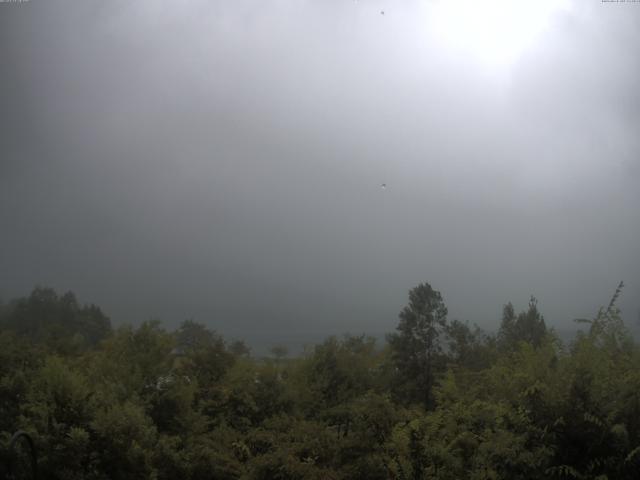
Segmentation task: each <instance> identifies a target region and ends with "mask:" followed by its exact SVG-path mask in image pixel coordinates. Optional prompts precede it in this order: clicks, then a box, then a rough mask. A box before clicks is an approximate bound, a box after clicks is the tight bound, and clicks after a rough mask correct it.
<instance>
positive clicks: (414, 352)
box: [387, 283, 447, 407]
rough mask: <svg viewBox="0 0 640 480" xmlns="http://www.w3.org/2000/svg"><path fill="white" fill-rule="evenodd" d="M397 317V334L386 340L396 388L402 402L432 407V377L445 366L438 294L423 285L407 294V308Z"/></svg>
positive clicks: (443, 309) (444, 315)
mask: <svg viewBox="0 0 640 480" xmlns="http://www.w3.org/2000/svg"><path fill="white" fill-rule="evenodd" d="M399 317H400V322H399V323H398V326H397V331H398V332H397V333H393V334H390V335H389V336H388V337H387V341H388V342H389V345H390V347H391V351H392V352H393V353H392V359H393V363H394V365H395V367H396V369H397V372H398V379H399V384H398V386H397V388H398V389H399V390H400V391H401V392H402V393H403V394H404V395H406V397H405V398H408V399H410V400H412V401H419V402H422V403H423V404H424V405H425V406H427V407H430V406H433V398H432V389H433V385H434V383H435V376H436V373H437V372H438V371H439V370H441V369H442V368H443V366H444V357H443V355H442V342H441V339H440V337H441V335H442V334H443V332H444V331H445V328H446V319H447V307H446V306H445V304H444V302H443V300H442V295H440V292H438V291H436V290H434V289H433V288H431V285H429V284H428V283H423V284H420V285H418V286H417V287H415V288H413V289H412V290H411V291H410V292H409V304H408V305H407V306H406V307H404V309H403V310H402V311H401V312H400V315H399Z"/></svg>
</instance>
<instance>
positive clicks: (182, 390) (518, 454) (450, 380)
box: [0, 284, 640, 480]
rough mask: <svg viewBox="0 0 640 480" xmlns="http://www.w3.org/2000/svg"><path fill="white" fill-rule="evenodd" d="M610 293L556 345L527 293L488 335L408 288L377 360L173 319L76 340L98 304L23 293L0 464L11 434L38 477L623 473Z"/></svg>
mask: <svg viewBox="0 0 640 480" xmlns="http://www.w3.org/2000/svg"><path fill="white" fill-rule="evenodd" d="M621 288H622V285H620V286H619V287H618V289H617V290H616V293H615V294H614V296H613V299H612V301H611V302H610V303H609V305H608V307H607V308H602V309H600V311H599V312H598V313H597V315H596V316H595V318H594V319H592V320H587V321H586V322H587V323H588V325H589V331H588V332H587V333H584V334H580V335H578V336H577V337H576V338H575V340H574V341H573V342H572V343H571V344H570V345H569V346H568V347H565V346H563V345H562V344H561V342H560V341H559V340H558V338H556V337H555V335H554V333H553V332H552V331H551V332H550V331H547V330H546V326H545V324H544V319H543V317H542V315H541V314H540V312H539V311H538V309H537V303H536V302H535V299H532V301H531V302H530V304H529V307H528V309H527V310H526V311H524V312H522V313H520V314H517V315H516V313H515V311H514V309H513V307H512V306H511V305H510V304H508V305H506V306H505V308H504V315H503V321H502V325H501V327H500V331H499V332H498V335H497V337H496V338H494V337H492V336H490V335H487V334H485V333H483V332H482V331H481V330H480V329H478V328H477V327H474V328H472V327H470V326H469V325H468V324H467V323H464V322H461V321H457V320H454V321H451V322H447V321H446V314H447V310H446V307H445V306H444V302H443V301H442V297H441V295H440V293H439V292H437V291H435V290H433V289H432V288H431V287H430V286H429V285H428V284H422V285H419V286H418V287H416V288H415V289H413V290H412V291H411V292H410V296H409V304H408V305H407V307H405V308H404V309H403V310H402V312H401V314H400V322H399V325H398V329H397V331H396V333H394V334H392V335H390V336H389V342H388V344H387V345H385V346H382V347H381V348H378V347H377V346H376V343H375V341H374V340H373V339H372V338H370V337H366V336H364V335H363V336H345V337H342V338H337V337H330V338H328V339H326V340H325V341H324V342H322V343H321V344H319V345H316V346H315V347H313V348H311V349H309V350H307V351H306V353H305V354H304V355H302V356H298V357H294V356H288V355H287V354H286V352H285V351H284V350H282V349H274V351H273V352H272V353H273V355H272V356H270V357H267V358H263V359H260V358H252V357H251V356H249V350H248V348H247V347H246V345H244V344H242V343H241V342H235V343H232V344H231V345H228V344H227V343H226V342H225V341H224V339H223V338H222V337H221V336H220V335H218V334H217V333H215V332H214V331H212V330H210V329H208V328H207V327H206V326H204V325H202V324H199V323H197V322H194V321H191V320H189V321H186V322H183V323H182V324H181V325H180V327H179V328H178V329H177V330H176V331H173V332H169V331H166V330H165V329H163V328H162V327H161V325H160V323H159V322H145V323H142V324H141V325H139V326H138V327H132V326H122V327H119V328H117V329H116V330H115V331H110V329H109V330H104V331H102V333H100V334H99V335H98V334H96V335H94V336H91V335H90V334H89V332H90V331H91V328H90V327H89V326H90V325H91V324H92V323H91V322H92V321H93V320H92V321H89V320H87V318H88V317H87V316H89V317H91V318H93V319H94V320H96V321H97V320H98V319H100V318H102V317H101V314H98V313H96V312H99V310H97V309H96V310H91V308H89V309H88V310H86V311H85V310H83V309H86V308H87V307H79V306H78V304H77V302H76V301H75V297H73V296H72V295H70V294H67V295H63V296H62V297H60V296H58V295H57V294H55V292H53V291H50V290H47V289H36V290H34V293H32V294H31V295H30V296H29V297H28V298H26V299H19V300H16V301H13V302H10V303H9V304H8V305H6V306H4V307H3V308H2V309H1V310H2V312H1V313H0V317H1V318H2V324H1V325H2V329H1V330H0V460H7V458H8V451H7V447H8V442H9V439H10V436H11V432H13V431H15V430H18V429H24V430H26V431H27V432H29V433H30V434H32V435H33V437H34V438H35V439H36V443H37V448H38V450H39V452H40V461H39V466H40V472H41V478H45V479H65V480H66V479H70V480H76V479H78V480H80V479H88V480H107V479H116V480H119V479H156V480H165V479H166V480H169V479H174V478H180V479H184V480H205V479H206V480H208V479H223V480H235V479H242V480H250V479H259V480H271V479H282V480H293V479H305V480H306V479H318V480H326V479H340V480H342V479H345V480H346V479H349V480H351V479H355V480H387V479H397V480H418V479H429V480H432V479H435V480H458V479H472V480H481V479H482V480H487V479H495V480H498V479H500V480H502V479H504V480H507V479H508V480H512V479H515V480H518V479H520V480H537V479H540V480H542V479H581V480H587V479H589V480H602V479H607V478H608V479H620V480H627V479H629V480H630V479H635V478H637V475H638V474H637V472H638V471H639V470H640V348H638V346H637V345H636V344H635V343H634V342H633V340H632V338H631V336H630V335H629V334H628V332H627V330H626V328H625V326H624V324H623V322H622V320H621V318H620V312H619V310H618V309H617V307H616V306H615V302H616V300H617V298H618V297H619V295H620V292H621ZM92 308H97V307H92ZM73 312H75V313H73ZM80 312H84V313H80ZM104 318H106V317H104ZM19 320H20V321H22V320H24V321H25V322H26V323H25V325H20V324H19ZM97 324H100V322H99V321H97ZM79 334H80V335H81V336H82V338H81V340H82V341H78V338H79V337H78V335H79ZM87 339H88V340H87ZM98 340H99V341H98Z"/></svg>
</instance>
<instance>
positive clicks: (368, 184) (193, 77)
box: [0, 0, 640, 343]
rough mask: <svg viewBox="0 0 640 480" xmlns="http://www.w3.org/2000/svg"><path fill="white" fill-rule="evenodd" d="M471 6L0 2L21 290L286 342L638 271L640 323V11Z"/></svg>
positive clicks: (389, 325) (7, 292) (0, 93)
mask: <svg viewBox="0 0 640 480" xmlns="http://www.w3.org/2000/svg"><path fill="white" fill-rule="evenodd" d="M455 3H456V4H457V5H458V7H457V8H455V9H452V8H450V7H447V6H446V5H444V4H443V3H442V1H436V0H434V1H427V0H425V1H417V0H407V1H402V0H395V1H391V0H386V1H378V0H357V1H354V0H340V1H338V0H266V1H265V0H233V1H231V0H228V1H204V0H194V1H184V0H183V1H177V0H174V1H168V0H166V1H160V0H139V1H124V0H112V1H106V0H101V1H96V0H83V1H80V0H75V1H69V0H47V1H45V0H30V1H26V2H25V1H23V2H19V3H18V2H12V3H0V233H1V236H0V298H2V299H3V300H8V299H10V298H12V297H14V296H18V295H25V294H27V293H28V292H29V291H30V290H31V288H33V287H34V286H35V285H46V286H52V287H54V288H56V289H58V290H60V291H66V290H72V291H74V292H75V293H76V294H77V295H78V298H79V299H80V301H82V302H93V303H96V304H98V305H100V306H101V307H102V308H103V309H104V310H105V312H106V313H107V314H108V315H110V316H111V318H112V320H113V321H114V322H115V323H116V324H118V323H122V322H134V323H138V322H140V321H142V320H146V319H149V318H160V319H162V320H163V321H165V322H166V323H167V324H168V325H175V324H177V322H179V321H181V320H184V319H186V318H193V319H195V320H197V321H200V322H203V323H206V324H207V325H210V326H211V327H212V328H215V329H217V330H218V331H220V332H222V333H224V334H225V335H229V336H232V337H238V338H247V339H249V340H250V341H251V342H254V343H255V342H257V341H260V339H262V340H264V341H265V342H269V343H274V342H275V341H277V340H278V339H283V340H286V339H291V338H293V337H295V338H296V339H300V340H301V341H302V340H309V341H311V340H316V339H318V338H321V337H322V336H324V335H326V334H329V333H342V332H345V331H350V332H353V333H360V332H368V333H371V334H379V333H381V332H386V331H391V330H393V329H394V327H395V325H396V323H397V313H398V311H399V310H400V309H401V307H402V306H403V305H404V304H405V303H406V298H407V292H408V290H409V289H410V288H411V287H413V286H415V285H417V284H418V283H419V282H423V281H427V282H429V283H431V284H432V286H433V287H434V288H436V289H438V290H440V291H441V292H442V294H443V297H444V300H445V302H446V304H447V306H448V307H449V313H450V315H449V316H450V318H458V319H462V320H469V321H470V322H476V323H478V324H479V325H480V326H482V327H484V328H487V329H495V328H496V327H497V325H498V323H499V319H500V315H501V309H502V305H503V304H504V303H506V302H508V301H512V302H513V303H514V305H515V306H516V308H517V309H521V308H524V306H525V305H526V303H527V301H528V299H529V296H530V295H535V296H536V297H537V298H538V300H539V306H540V309H541V311H542V313H543V314H544V315H545V318H546V319H547V322H548V323H550V324H552V325H555V326H558V327H559V328H567V327H571V326H572V319H573V318H576V317H584V316H592V315H594V314H595V312H596V311H597V308H598V306H599V305H602V304H606V303H608V301H609V298H610V296H611V295H612V293H613V291H614V290H615V287H616V285H617V284H618V282H619V281H620V280H624V281H625V284H626V287H625V289H624V291H623V294H622V297H621V299H620V304H619V306H620V307H621V308H622V309H623V314H624V318H625V319H626V320H627V321H628V322H629V323H636V322H637V321H638V315H639V311H640V310H639V309H640V186H639V183H640V89H639V85H640V82H639V80H640V4H637V3H636V4H633V3H602V2H601V1H600V0H592V1H576V2H574V3H571V2H559V5H558V6H557V7H553V8H552V6H548V9H547V10H546V11H543V12H542V13H540V12H538V11H537V10H536V11H535V12H534V11H533V10H532V11H530V12H528V13H527V9H530V10H531V8H533V7H532V6H531V5H533V4H536V5H539V4H542V3H544V4H549V5H551V4H553V2H549V1H547V2H538V1H534V0H531V2H520V3H519V5H520V7H521V8H522V9H524V10H523V11H524V12H525V13H524V14H517V13H516V10H517V9H514V8H512V7H509V6H507V5H506V3H505V2H499V1H497V0H487V3H486V4H483V2H481V1H480V2H464V1H460V2H455ZM516 3H517V2H516ZM479 4H483V5H484V6H485V7H486V8H487V9H489V8H493V10H487V9H485V10H484V11H482V10H481V9H480V10H479V9H478V5H479ZM536 8H537V7H536ZM534 13H535V15H534ZM523 15H524V16H523ZM485 16H486V17H485ZM538 17H539V18H538ZM518 22H521V23H518ZM522 22H524V23H522ZM527 22H537V23H535V24H533V23H527ZM505 23H509V24H510V25H511V26H510V27H508V28H507V27H505ZM383 183H384V184H386V188H382V187H381V185H382V184H383Z"/></svg>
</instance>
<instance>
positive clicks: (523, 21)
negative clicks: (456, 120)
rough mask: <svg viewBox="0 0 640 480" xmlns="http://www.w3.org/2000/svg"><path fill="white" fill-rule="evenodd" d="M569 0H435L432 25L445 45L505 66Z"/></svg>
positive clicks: (566, 5) (531, 41)
mask: <svg viewBox="0 0 640 480" xmlns="http://www.w3.org/2000/svg"><path fill="white" fill-rule="evenodd" d="M568 9H569V2H568V0H482V1H479V0H437V1H435V2H434V3H433V4H432V8H431V9H429V19H430V22H431V29H432V31H433V32H434V33H435V35H436V37H437V38H438V39H439V40H440V41H441V42H442V43H443V44H445V45H446V46H447V47H449V48H452V49H454V50H457V51H460V52H464V53H467V54H470V55H472V56H473V57H475V58H476V59H477V60H478V61H480V62H482V63H485V64H489V65H495V66H508V65H510V64H511V63H513V62H514V61H515V60H517V58H518V57H519V56H520V55H521V54H522V53H523V52H524V51H525V50H526V49H527V48H529V47H530V46H531V45H532V44H533V43H534V42H535V40H536V39H537V38H538V37H539V35H540V34H542V33H543V32H544V30H545V29H547V28H548V26H549V24H550V22H551V20H552V19H553V16H554V15H556V14H558V13H560V12H562V11H567V10H568Z"/></svg>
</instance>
